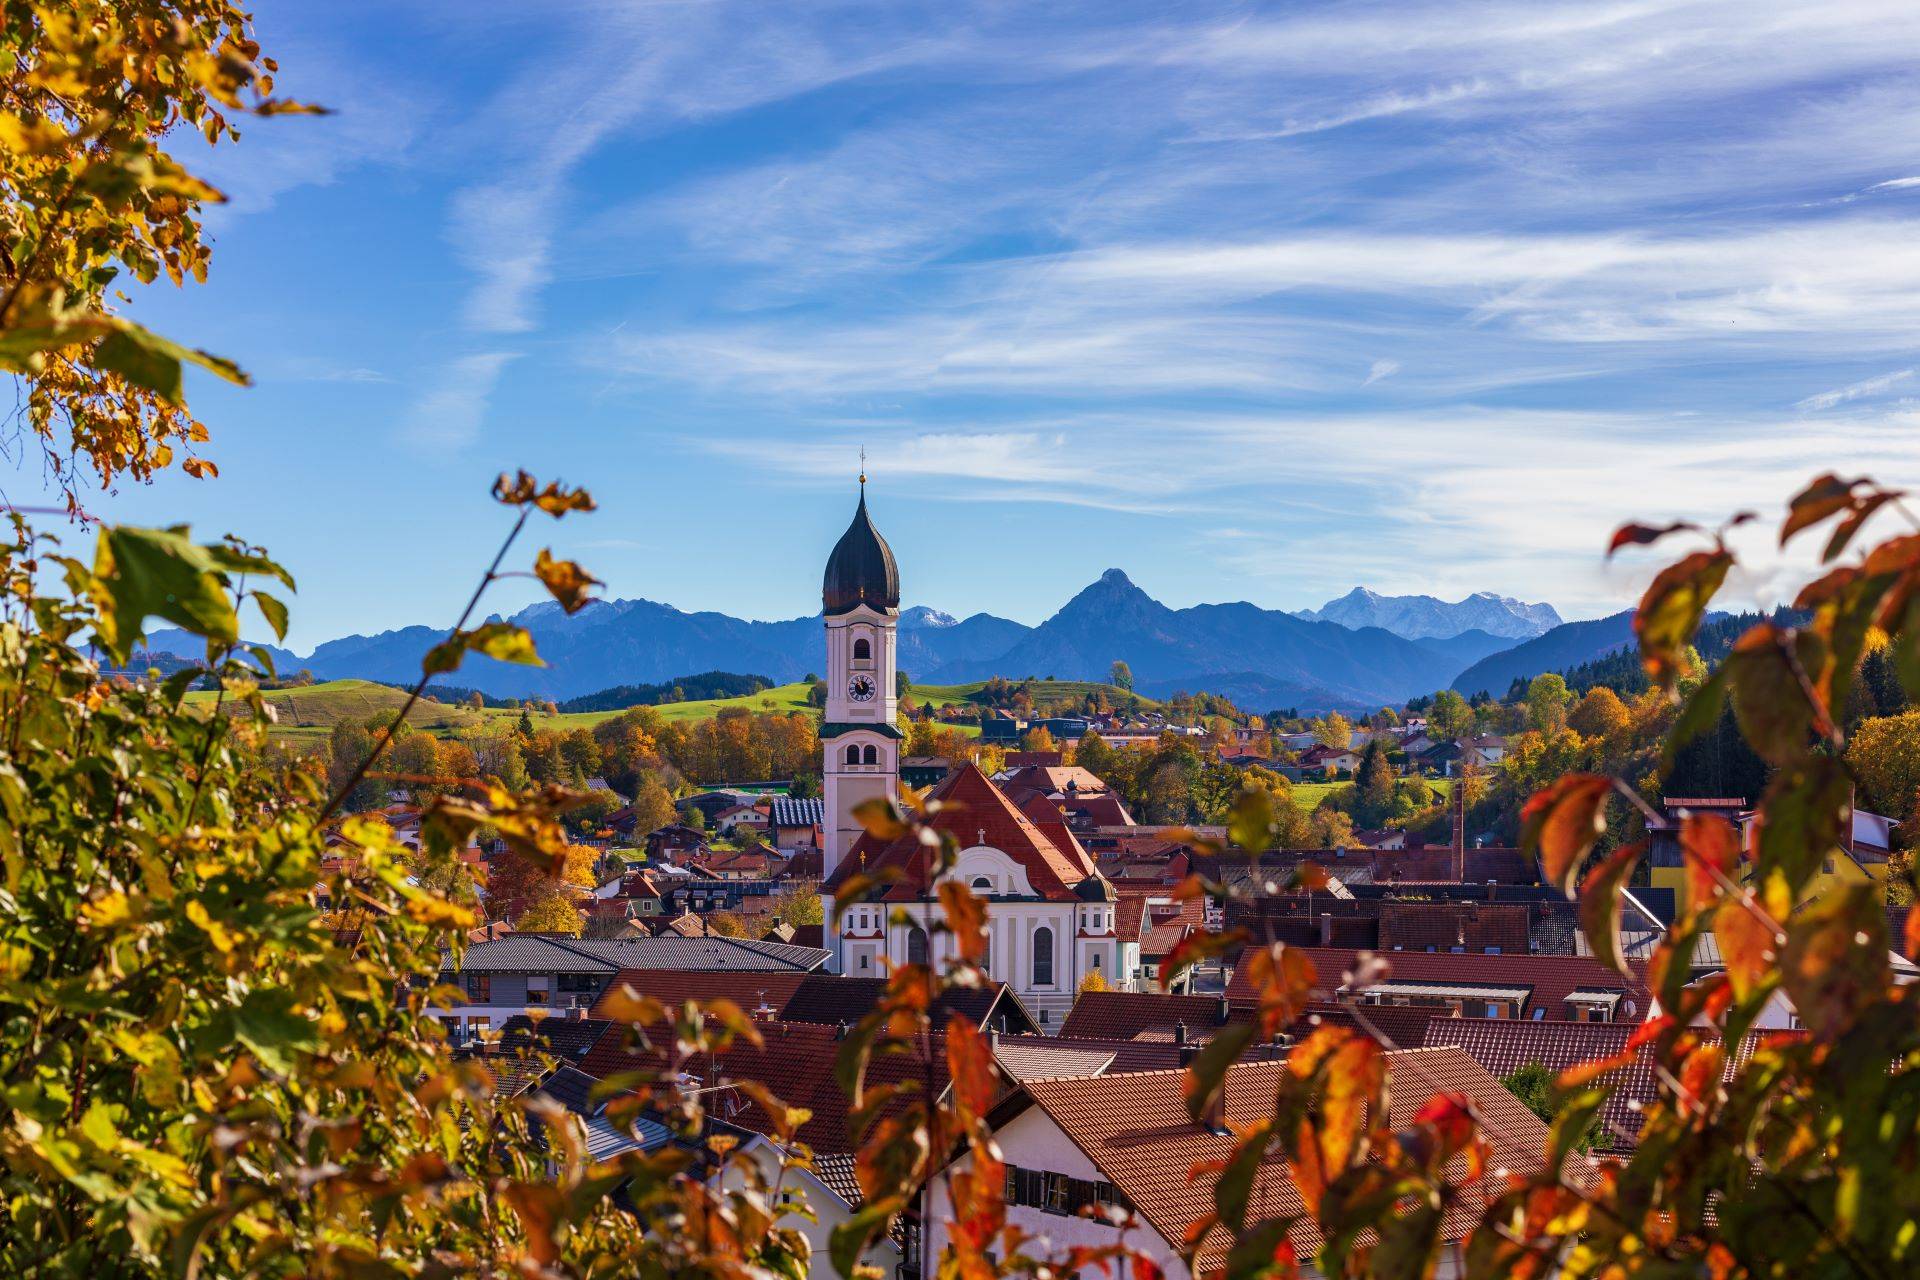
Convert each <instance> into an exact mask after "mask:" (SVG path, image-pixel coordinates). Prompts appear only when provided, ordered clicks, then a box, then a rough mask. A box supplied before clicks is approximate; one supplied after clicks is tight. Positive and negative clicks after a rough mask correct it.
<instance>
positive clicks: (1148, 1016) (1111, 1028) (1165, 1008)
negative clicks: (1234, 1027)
mask: <svg viewBox="0 0 1920 1280" xmlns="http://www.w3.org/2000/svg"><path fill="white" fill-rule="evenodd" d="M1252 1018H1253V1012H1252V1006H1251V1005H1248V1004H1241V1005H1240V1006H1238V1007H1237V1008H1236V1007H1235V1006H1233V1005H1230V1004H1229V1003H1228V1002H1227V1000H1226V998H1225V997H1224V996H1183V995H1168V994H1166V993H1164V992H1159V991H1082V992H1081V993H1080V995H1079V998H1077V999H1076V1000H1075V1001H1074V1002H1073V1008H1071V1009H1069V1010H1068V1011H1067V1017H1066V1021H1064V1022H1062V1023H1061V1024H1060V1035H1061V1038H1063V1039H1069V1040H1077V1039H1087V1038H1092V1039H1104V1040H1131V1039H1133V1038H1134V1037H1135V1036H1137V1035H1139V1034H1140V1033H1141V1032H1142V1031H1146V1030H1148V1029H1150V1028H1155V1027H1171V1026H1173V1025H1174V1024H1175V1023H1176V1022H1183V1023H1185V1024H1186V1025H1187V1028H1188V1030H1189V1031H1190V1032H1194V1033H1198V1032H1200V1031H1201V1030H1203V1029H1205V1028H1208V1027H1215V1026H1223V1025H1226V1024H1228V1023H1234V1022H1248V1021H1251V1020H1252Z"/></svg>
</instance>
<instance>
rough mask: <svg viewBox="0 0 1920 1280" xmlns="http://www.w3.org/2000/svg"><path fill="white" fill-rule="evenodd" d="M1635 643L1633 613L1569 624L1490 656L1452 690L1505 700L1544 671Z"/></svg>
mask: <svg viewBox="0 0 1920 1280" xmlns="http://www.w3.org/2000/svg"><path fill="white" fill-rule="evenodd" d="M1633 642H1634V641H1633V610H1631V609H1626V610H1623V611H1621V612H1620V613H1614V614H1609V615H1607V616H1606V617H1604V618H1593V619H1591V620H1589V621H1586V622H1567V623H1562V624H1561V625H1560V626H1557V627H1555V628H1554V629H1553V630H1551V631H1548V632H1546V633H1545V634H1543V635H1539V636H1535V637H1534V638H1533V639H1531V640H1528V641H1526V642H1525V643H1523V644H1517V645H1514V646H1513V647H1512V648H1511V649H1506V650H1504V651H1502V652H1499V653H1495V654H1490V655H1488V656H1487V657H1485V658H1482V659H1480V660H1479V661H1478V662H1475V663H1474V664H1473V665H1472V666H1470V667H1468V668H1467V669H1466V670H1465V671H1462V672H1461V673H1460V674H1459V675H1457V676H1455V677H1454V680H1453V687H1454V688H1455V689H1456V690H1458V691H1459V692H1461V693H1464V694H1466V695H1467V696H1468V697H1472V696H1473V695H1474V694H1476V693H1490V694H1492V695H1493V696H1494V697H1496V698H1504V697H1505V696H1506V694H1507V690H1508V689H1509V688H1510V687H1512V685H1513V682H1514V681H1515V680H1531V679H1533V678H1534V677H1535V676H1537V675H1539V674H1540V673H1541V672H1543V671H1565V670H1567V669H1568V668H1569V667H1577V666H1579V665H1580V664H1581V663H1583V662H1591V661H1593V660H1594V659H1595V658H1599V657H1603V656H1605V655H1606V654H1609V653H1612V652H1613V651H1614V650H1615V649H1624V648H1626V647H1627V646H1628V645H1630V644H1632V643H1633Z"/></svg>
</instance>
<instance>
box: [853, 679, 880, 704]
mask: <svg viewBox="0 0 1920 1280" xmlns="http://www.w3.org/2000/svg"><path fill="white" fill-rule="evenodd" d="M876 692H877V690H876V689H875V688H874V683H873V677H872V676H868V675H859V676H855V677H854V678H853V679H851V680H849V681H848V682H847V696H848V697H849V698H852V699H853V700H854V701H855V702H872V701H873V695H874V694H875V693H876Z"/></svg>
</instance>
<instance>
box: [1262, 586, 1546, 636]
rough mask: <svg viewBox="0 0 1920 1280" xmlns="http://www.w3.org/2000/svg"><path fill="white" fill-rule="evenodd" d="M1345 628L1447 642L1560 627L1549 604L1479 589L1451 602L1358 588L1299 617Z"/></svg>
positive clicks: (1523, 634) (1529, 632)
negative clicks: (1473, 634) (1468, 634)
mask: <svg viewBox="0 0 1920 1280" xmlns="http://www.w3.org/2000/svg"><path fill="white" fill-rule="evenodd" d="M1294 616H1295V617H1297V618H1305V619H1306V620H1307V621H1309V622H1337V623H1339V624H1340V625H1341V626H1343V627H1352V628H1354V629H1356V630H1358V629H1359V628H1361V627H1380V628H1383V629H1384V630H1387V631H1391V632H1393V633H1394V634H1395V635H1399V636H1405V637H1406V638H1407V639H1409V640H1427V639H1446V638H1448V637H1450V636H1457V635H1459V634H1461V633H1462V632H1464V631H1484V632H1485V633H1486V634H1488V635H1490V636H1503V637H1506V638H1508V639H1512V640H1526V639H1529V638H1531V637H1533V636H1537V635H1539V634H1541V633H1542V632H1545V631H1549V630H1551V629H1552V628H1554V627H1557V626H1559V625H1560V621H1561V619H1560V615H1559V614H1558V613H1557V612H1555V611H1554V607H1553V606H1552V605H1550V604H1528V603H1527V602H1526V601H1524V600H1515V599H1514V598H1513V597H1511V596H1498V595H1495V594H1494V593H1493V592H1491V591H1476V592H1474V593H1473V594H1472V595H1470V596H1468V597H1467V598H1466V599H1465V600H1456V601H1453V602H1451V603H1449V602H1448V601H1445V600H1442V599H1440V598H1438V597H1437V596H1383V595H1380V594H1379V593H1378V592H1374V591H1369V590H1367V589H1366V588H1365V587H1355V588H1354V589H1353V590H1352V591H1349V592H1348V593H1347V594H1346V595H1344V596H1341V597H1340V598H1339V599H1338V600H1329V601H1327V602H1326V603H1325V604H1324V605H1322V606H1320V607H1319V608H1318V609H1303V610H1301V611H1300V612H1298V613H1296V614H1295V615H1294Z"/></svg>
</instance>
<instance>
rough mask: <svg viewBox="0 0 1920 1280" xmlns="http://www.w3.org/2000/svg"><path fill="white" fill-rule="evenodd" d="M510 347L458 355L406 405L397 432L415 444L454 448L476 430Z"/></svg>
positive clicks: (511, 357) (466, 441) (513, 356)
mask: <svg viewBox="0 0 1920 1280" xmlns="http://www.w3.org/2000/svg"><path fill="white" fill-rule="evenodd" d="M516 358H517V355H516V353H514V352H510V351H488V352H481V353H478V354H475V355H468V356H461V357H460V358H458V359H456V360H454V361H452V362H451V363H450V364H448V365H447V366H446V367H445V368H443V369H441V370H440V371H439V373H437V374H436V375H435V376H434V378H433V379H432V381H431V382H429V383H428V384H427V386H426V389H425V390H424V391H422V392H421V393H420V395H419V396H418V397H417V398H416V399H415V400H414V402H413V404H412V405H411V406H410V407H409V408H408V410H407V414H406V417H405V419H404V420H403V422H402V424H401V436H402V438H403V439H404V440H405V441H406V442H407V443H409V444H411V445H413V446H415V447H417V448H458V447H460V446H462V445H466V444H470V443H471V442H472V441H473V439H474V438H475V437H476V436H478V435H479V434H480V427H481V424H482V423H483V422H484V421H485V419H486V414H487V403H488V400H489V399H490V398H491V397H492V395H493V389H494V386H495V385H496V384H497V383H498V382H499V381H500V373H501V371H502V370H503V369H505V368H506V367H507V365H508V364H509V363H511V362H512V361H513V360H514V359H516Z"/></svg>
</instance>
